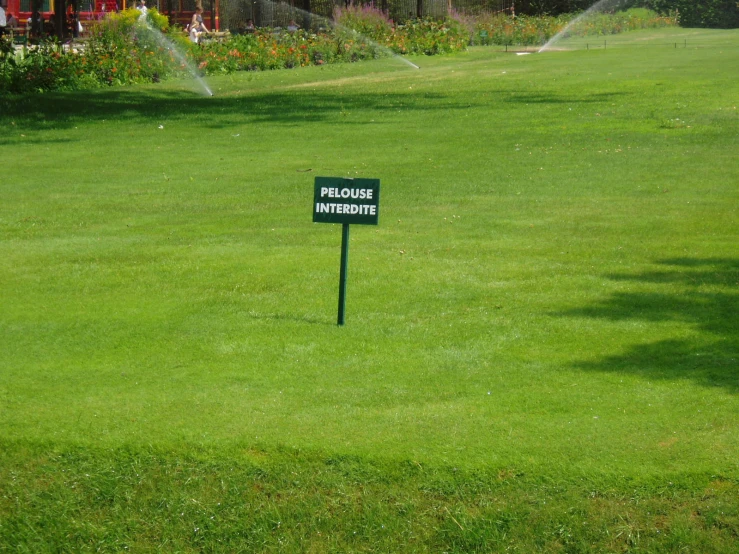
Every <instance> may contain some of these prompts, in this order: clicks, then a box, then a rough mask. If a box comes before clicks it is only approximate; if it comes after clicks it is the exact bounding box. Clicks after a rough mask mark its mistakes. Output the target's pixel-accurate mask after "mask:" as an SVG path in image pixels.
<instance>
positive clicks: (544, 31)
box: [472, 9, 677, 46]
mask: <svg viewBox="0 0 739 554" xmlns="http://www.w3.org/2000/svg"><path fill="white" fill-rule="evenodd" d="M572 17H573V16H571V15H568V16H558V17H549V16H538V17H529V16H518V17H515V18H514V17H510V16H504V15H494V16H481V17H478V18H475V19H474V20H473V24H472V27H473V29H474V31H473V35H472V37H473V38H472V40H473V43H474V44H482V45H487V44H507V45H513V44H521V45H536V46H538V45H542V44H544V43H545V42H546V41H547V40H549V39H550V38H552V37H553V36H555V35H556V34H557V33H559V32H560V31H562V30H563V29H564V28H565V27H566V26H567V25H568V24H569V22H570V21H571V20H572ZM676 25H677V20H676V19H675V18H674V17H666V16H660V15H658V14H657V13H656V12H653V11H649V10H645V9H631V10H627V11H625V12H617V13H614V14H605V13H595V14H592V15H590V16H588V17H586V18H583V19H582V20H581V21H579V22H578V23H577V24H575V25H573V26H572V27H571V28H570V29H569V30H568V33H567V34H568V35H569V36H607V35H615V34H619V33H624V32H627V31H635V30H638V29H658V28H663V27H673V26H676Z"/></svg>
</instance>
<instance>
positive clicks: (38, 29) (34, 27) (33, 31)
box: [26, 6, 44, 38]
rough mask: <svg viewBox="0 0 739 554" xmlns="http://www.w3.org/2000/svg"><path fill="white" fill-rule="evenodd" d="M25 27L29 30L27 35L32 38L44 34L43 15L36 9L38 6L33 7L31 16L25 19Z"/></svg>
mask: <svg viewBox="0 0 739 554" xmlns="http://www.w3.org/2000/svg"><path fill="white" fill-rule="evenodd" d="M26 27H27V28H28V30H29V36H30V37H32V38H39V37H41V36H43V34H44V16H42V15H41V12H40V11H39V10H38V6H37V7H36V9H34V11H33V13H32V14H31V17H29V18H28V21H26Z"/></svg>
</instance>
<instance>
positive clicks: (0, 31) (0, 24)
mask: <svg viewBox="0 0 739 554" xmlns="http://www.w3.org/2000/svg"><path fill="white" fill-rule="evenodd" d="M7 25H8V19H7V18H6V16H5V8H3V5H2V4H0V37H1V36H3V35H4V34H5V27H6V26H7Z"/></svg>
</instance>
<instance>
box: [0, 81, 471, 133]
mask: <svg viewBox="0 0 739 554" xmlns="http://www.w3.org/2000/svg"><path fill="white" fill-rule="evenodd" d="M469 107H470V103H469V102H461V103H460V102H455V101H452V100H451V98H449V97H447V96H445V95H427V94H408V93H390V94H387V93H383V94H371V93H356V92H346V91H344V92H343V93H342V94H338V93H335V94H331V93H327V92H326V91H325V90H323V91H320V90H319V91H313V90H288V91H284V90H282V91H274V92H268V93H258V94H245V93H230V94H229V93H226V94H224V95H222V96H214V97H205V96H202V95H198V94H195V93H192V92H188V91H173V90H167V91H151V90H138V91H137V90H134V89H121V90H115V89H109V90H98V91H86V92H84V93H83V92H74V93H72V92H70V93H62V92H59V93H48V94H43V95H28V96H21V97H15V98H2V99H0V125H3V126H6V125H8V126H12V125H16V126H18V128H23V129H24V130H49V129H60V128H68V127H71V126H74V125H76V124H77V123H79V122H81V121H87V122H89V121H116V120H126V121H136V120H141V121H147V120H152V119H156V120H157V121H166V120H170V121H171V120H178V119H191V120H192V119H196V120H198V124H199V125H203V126H205V127H212V128H223V127H232V126H234V125H235V124H243V123H256V122H264V121H266V122H270V123H277V124H285V125H302V124H303V123H306V122H311V121H323V120H325V119H328V118H333V117H336V116H338V115H340V114H341V113H342V112H347V111H348V112H352V111H358V110H363V111H366V110H368V111H390V110H398V109H401V110H403V111H406V110H413V111H422V112H423V111H441V110H445V111H446V110H466V109H469Z"/></svg>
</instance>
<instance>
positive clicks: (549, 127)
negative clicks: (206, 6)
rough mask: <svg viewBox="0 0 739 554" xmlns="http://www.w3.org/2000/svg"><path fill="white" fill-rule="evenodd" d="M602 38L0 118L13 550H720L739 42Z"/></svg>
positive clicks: (4, 413)
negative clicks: (346, 180) (375, 217)
mask: <svg viewBox="0 0 739 554" xmlns="http://www.w3.org/2000/svg"><path fill="white" fill-rule="evenodd" d="M611 40H613V41H614V42H616V41H618V42H619V43H620V45H621V46H622V48H611V47H610V41H611ZM684 40H687V43H684V42H681V41H684ZM608 41H609V47H608V48H606V49H603V48H600V49H597V50H596V49H591V50H583V49H582V48H579V47H577V49H576V50H572V51H553V52H546V53H543V54H539V55H533V54H532V55H527V56H518V55H515V54H512V53H504V52H500V51H496V50H493V49H484V48H483V49H473V50H471V51H470V52H468V53H464V54H460V55H456V56H449V57H438V58H414V59H413V61H414V62H415V63H418V64H419V65H420V66H421V69H420V71H416V70H413V69H411V68H410V67H409V66H407V65H405V64H404V63H402V62H401V61H399V60H394V59H391V60H380V61H376V62H368V63H361V64H352V65H343V66H324V67H311V68H305V69H301V70H293V71H279V72H270V73H250V74H238V75H233V76H224V77H219V78H212V79H209V81H208V83H209V85H210V86H211V88H212V89H213V91H214V94H215V95H214V96H213V97H212V98H211V97H206V96H204V95H202V94H200V93H199V92H198V90H197V86H196V85H195V84H194V83H170V84H162V85H156V86H151V87H146V88H126V89H111V90H105V91H99V92H84V93H74V94H61V93H59V94H47V95H39V96H28V97H22V98H1V99H0V128H2V129H3V132H2V134H0V154H2V159H3V174H2V179H1V180H0V200H1V202H0V303H1V304H2V310H0V353H2V355H0V551H13V552H16V551H33V552H37V551H84V550H90V551H93V550H96V549H98V550H101V551H116V552H117V551H123V550H127V549H129V550H130V551H154V550H157V549H162V550H164V551H190V550H191V551H223V552H233V551H245V552H254V551H274V552H299V551H306V552H327V551H336V552H353V551H377V552H411V551H413V552H416V551H417V552H427V551H428V552H445V551H446V552H476V551H479V552H487V551H505V550H506V549H510V550H511V551H520V552H534V551H545V552H550V551H551V552H590V551H602V552H621V551H634V552H678V551H683V550H682V549H686V550H687V551H691V552H722V553H723V552H739V546H738V545H739V542H738V537H739V501H737V498H738V497H739V467H738V463H737V460H739V402H738V401H737V392H739V364H738V363H737V357H738V356H739V325H738V321H739V315H738V314H739V294H737V286H738V285H739V250H738V248H737V244H739V241H738V238H739V232H738V231H739V219H738V218H737V206H738V205H739V204H738V201H739V186H738V185H737V183H739V163H738V158H737V153H738V152H739V111H737V103H738V102H739V63H737V60H738V59H739V32H737V31H696V30H674V29H669V30H664V31H651V32H649V33H647V32H638V33H630V34H626V35H623V36H619V37H617V38H616V37H614V38H613V39H611V38H609V39H608ZM566 42H567V41H564V42H563V44H562V45H561V46H562V47H563V48H566V47H567V44H566ZM673 42H681V44H680V46H681V47H680V48H674V47H670V48H665V47H662V46H660V45H662V44H663V43H664V44H667V43H673ZM637 45H638V46H639V47H636V46H637ZM627 46H634V47H633V48H627ZM315 176H350V177H369V178H379V179H381V181H382V194H381V198H382V202H381V206H380V225H379V226H378V227H369V226H367V227H362V226H354V227H353V228H352V238H351V251H350V261H349V287H348V301H347V324H346V326H344V327H337V326H336V325H335V321H336V302H337V288H338V265H339V244H340V239H341V230H340V226H334V225H319V224H313V223H312V222H311V209H312V198H313V179H314V177H315Z"/></svg>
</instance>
